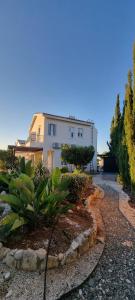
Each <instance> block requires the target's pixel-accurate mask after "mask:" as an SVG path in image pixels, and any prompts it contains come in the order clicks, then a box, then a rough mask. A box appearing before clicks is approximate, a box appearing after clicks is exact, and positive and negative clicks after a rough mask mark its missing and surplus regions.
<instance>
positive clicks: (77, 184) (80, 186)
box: [63, 173, 92, 203]
mask: <svg viewBox="0 0 135 300" xmlns="http://www.w3.org/2000/svg"><path fill="white" fill-rule="evenodd" d="M65 177H66V178H67V179H68V190H69V194H68V196H67V199H68V201H70V202H73V203H74V202H77V201H80V200H83V199H84V197H85V193H86V191H87V189H88V187H89V186H90V184H92V176H91V175H86V174H84V173H82V174H73V173H72V174H71V173H70V174H64V175H63V178H65Z"/></svg>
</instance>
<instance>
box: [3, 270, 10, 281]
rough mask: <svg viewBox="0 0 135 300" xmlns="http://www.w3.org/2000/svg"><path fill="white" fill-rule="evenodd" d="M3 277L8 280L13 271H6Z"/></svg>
mask: <svg viewBox="0 0 135 300" xmlns="http://www.w3.org/2000/svg"><path fill="white" fill-rule="evenodd" d="M3 277H4V279H5V280H6V281H8V280H9V279H10V277H11V273H10V272H7V273H4V275H3Z"/></svg>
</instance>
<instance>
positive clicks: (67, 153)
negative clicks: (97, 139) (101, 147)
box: [61, 145, 95, 169]
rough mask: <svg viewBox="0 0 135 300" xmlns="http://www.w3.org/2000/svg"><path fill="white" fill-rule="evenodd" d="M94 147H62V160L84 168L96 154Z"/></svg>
mask: <svg viewBox="0 0 135 300" xmlns="http://www.w3.org/2000/svg"><path fill="white" fill-rule="evenodd" d="M94 152H95V150H94V147H93V146H89V147H86V146H85V147H83V146H68V145H66V146H64V147H63V148H62V153H61V156H62V160H63V161H64V162H66V163H69V164H73V165H75V166H76V167H77V168H79V169H84V168H85V167H86V165H87V164H88V163H90V162H91V160H92V158H93V156H94Z"/></svg>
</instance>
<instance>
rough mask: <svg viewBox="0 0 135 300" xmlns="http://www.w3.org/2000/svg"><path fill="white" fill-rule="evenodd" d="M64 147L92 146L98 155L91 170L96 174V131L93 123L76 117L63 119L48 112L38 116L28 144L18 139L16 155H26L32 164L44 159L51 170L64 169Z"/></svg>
mask: <svg viewBox="0 0 135 300" xmlns="http://www.w3.org/2000/svg"><path fill="white" fill-rule="evenodd" d="M63 144H68V145H79V146H90V145H93V146H94V149H95V155H94V158H93V161H92V163H91V165H89V166H87V169H88V170H90V167H91V168H93V170H94V171H97V130H96V128H95V125H94V123H93V122H92V121H83V120H78V119H76V118H75V117H62V116H56V115H51V114H47V113H35V114H34V115H33V118H32V122H31V125H30V129H29V136H28V139H27V140H26V141H24V140H17V141H16V145H15V146H11V145H9V149H14V151H15V155H16V156H24V157H25V159H31V160H32V161H33V163H34V164H35V163H37V162H38V161H40V160H42V161H43V162H44V163H45V165H46V166H47V167H48V169H49V170H52V169H53V168H54V167H62V166H63V163H62V161H61V147H62V145H63Z"/></svg>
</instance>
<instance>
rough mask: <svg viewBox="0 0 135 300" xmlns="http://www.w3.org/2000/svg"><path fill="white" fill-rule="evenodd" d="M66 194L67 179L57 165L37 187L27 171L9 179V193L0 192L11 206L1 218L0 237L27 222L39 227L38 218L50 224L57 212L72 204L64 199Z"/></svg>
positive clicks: (30, 225) (29, 226) (9, 233)
mask: <svg viewBox="0 0 135 300" xmlns="http://www.w3.org/2000/svg"><path fill="white" fill-rule="evenodd" d="M67 195H68V181H67V179H65V180H61V172H60V170H59V169H58V168H56V169H54V170H53V172H52V174H51V176H50V177H49V178H46V180H45V181H42V182H41V183H40V184H39V186H38V188H37V189H35V186H34V183H33V180H32V179H31V178H30V177H29V176H27V175H26V174H21V175H20V176H19V177H18V178H13V179H11V181H10V183H9V194H6V195H1V196H0V201H3V202H5V203H7V204H9V205H10V206H11V211H10V212H9V213H8V214H7V215H6V216H5V217H4V218H2V220H1V221H0V241H4V239H5V238H7V237H8V236H9V235H11V234H13V233H14V232H16V230H18V229H20V228H21V229H23V226H24V225H26V224H27V227H28V228H31V229H34V228H36V227H38V226H39V224H40V221H41V220H43V221H44V222H46V224H47V225H49V224H50V225H51V224H53V222H54V220H55V218H56V217H57V216H58V215H59V214H61V213H65V212H66V211H67V210H68V209H69V208H70V207H71V205H67V204H66V203H64V202H63V201H64V200H65V199H66V197H67Z"/></svg>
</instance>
